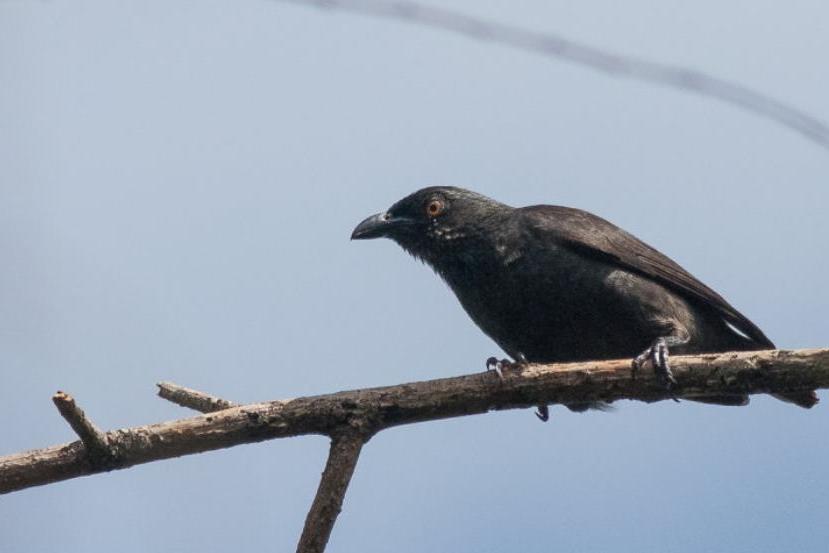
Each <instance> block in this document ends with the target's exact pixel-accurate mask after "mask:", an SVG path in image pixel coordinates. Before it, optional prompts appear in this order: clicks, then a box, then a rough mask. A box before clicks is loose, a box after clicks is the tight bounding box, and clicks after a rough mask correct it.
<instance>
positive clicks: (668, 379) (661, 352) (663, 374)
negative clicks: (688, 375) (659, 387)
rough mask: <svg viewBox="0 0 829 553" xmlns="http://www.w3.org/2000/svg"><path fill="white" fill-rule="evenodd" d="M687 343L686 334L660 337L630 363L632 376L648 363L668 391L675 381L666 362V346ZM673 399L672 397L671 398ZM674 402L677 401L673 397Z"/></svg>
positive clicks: (667, 355)
mask: <svg viewBox="0 0 829 553" xmlns="http://www.w3.org/2000/svg"><path fill="white" fill-rule="evenodd" d="M688 341H689V336H688V335H687V333H684V332H683V333H678V334H673V335H670V336H662V337H659V338H657V339H656V340H654V342H653V343H652V344H651V345H650V347H649V348H648V349H646V350H645V351H643V352H642V353H640V354H639V355H637V356H636V357H635V358H634V359H633V362H632V363H631V368H632V370H633V376H634V378H635V377H636V373H637V372H638V371H639V369H641V368H642V367H643V366H644V365H645V363H647V362H648V361H650V362H651V364H652V365H653V370H654V372H655V373H656V375H657V376H658V377H659V379H660V380H661V381H662V382H663V383H664V384H665V388H667V389H668V391H670V390H671V389H672V388H673V387H674V386H675V385H676V379H675V378H674V374H673V372H672V371H671V365H670V363H669V361H668V358H669V353H668V346H669V345H670V346H678V345H682V344H686V343H688ZM672 397H673V396H672ZM673 400H674V401H679V400H678V399H676V398H675V397H673Z"/></svg>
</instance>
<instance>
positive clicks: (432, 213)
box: [351, 186, 510, 265]
mask: <svg viewBox="0 0 829 553" xmlns="http://www.w3.org/2000/svg"><path fill="white" fill-rule="evenodd" d="M509 209H510V208H509V207H508V206H506V205H504V204H502V203H499V202H496V201H495V200H492V199H490V198H487V197H486V196H482V195H481V194H477V193H475V192H471V191H469V190H464V189H463V188H456V187H453V186H431V187H429V188H423V189H421V190H418V191H417V192H414V193H412V194H409V195H408V196H406V197H405V198H403V199H402V200H400V201H398V202H397V203H395V204H394V205H392V206H391V207H390V208H389V209H388V210H387V211H385V212H382V213H377V214H376V215H372V216H371V217H368V218H366V219H365V220H364V221H363V222H361V223H360V224H359V225H357V227H356V228H355V229H354V231H353V232H352V233H351V239H352V240H365V239H369V238H381V237H385V238H391V239H392V240H394V241H395V242H397V243H398V244H400V245H401V246H402V247H403V248H404V249H405V250H406V251H408V252H409V253H411V254H413V255H414V256H416V257H419V258H421V259H424V260H426V261H428V262H430V263H432V264H433V265H434V264H435V262H436V261H437V258H438V257H439V256H442V255H445V254H446V253H447V252H451V251H453V250H455V251H457V250H458V247H460V246H465V245H467V244H469V242H470V241H474V240H476V239H480V238H481V237H482V234H483V232H482V231H483V230H484V229H486V228H487V226H489V225H491V224H492V222H493V218H496V217H498V216H500V215H502V214H503V213H504V211H505V210H509Z"/></svg>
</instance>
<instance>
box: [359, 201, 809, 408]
mask: <svg viewBox="0 0 829 553" xmlns="http://www.w3.org/2000/svg"><path fill="white" fill-rule="evenodd" d="M351 238H352V240H366V239H373V238H389V239H391V240H393V241H394V242H396V243H397V244H399V245H400V246H401V247H402V248H403V249H404V250H405V251H407V252H408V253H410V254H411V255H413V256H414V257H415V258H418V259H420V260H422V261H424V262H425V263H426V264H428V265H430V266H431V267H432V268H433V269H434V271H435V272H436V273H437V274H438V275H439V276H440V277H441V278H442V279H443V280H444V281H445V282H446V283H447V284H448V285H449V287H450V288H451V289H452V291H453V292H454V294H455V296H456V297H457V298H458V300H459V301H460V304H461V306H462V307H463V308H464V310H465V311H466V313H467V314H468V315H469V316H470V317H471V319H472V320H473V321H474V322H475V324H476V325H477V326H478V327H479V328H480V329H481V330H482V331H483V332H484V333H485V334H486V335H488V336H489V337H490V338H491V339H492V340H493V341H495V343H496V344H498V346H500V348H501V349H503V350H504V352H505V353H506V354H507V355H509V356H510V357H511V358H512V359H513V361H509V360H504V361H503V363H502V362H497V360H496V359H495V358H490V359H489V360H488V361H487V366H488V367H489V368H493V366H494V368H495V369H496V370H498V374H499V376H500V375H501V371H500V368H501V366H502V365H503V366H508V365H511V364H522V363H528V362H531V363H563V362H576V361H589V360H600V359H622V358H631V359H632V369H634V370H636V369H639V368H641V367H642V366H644V365H646V364H648V363H650V364H651V365H652V366H653V369H654V371H655V372H656V374H657V375H658V376H659V377H660V379H661V380H662V382H663V383H664V384H665V386H666V387H667V388H668V389H669V390H670V389H671V388H672V387H673V385H674V384H675V383H676V381H675V379H674V377H673V374H672V372H671V368H670V361H669V355H670V354H680V355H682V354H694V353H714V352H725V351H753V350H764V349H775V345H774V343H773V342H772V341H771V340H770V339H769V338H768V337H767V336H766V335H765V334H764V333H763V331H762V330H760V328H758V327H757V325H755V324H754V323H752V322H751V321H750V320H749V319H748V318H746V317H745V316H744V315H743V314H741V313H740V312H739V311H737V309H735V308H734V307H733V306H732V305H731V304H729V303H728V302H727V301H726V300H725V299H724V298H723V297H722V296H720V295H719V294H718V293H717V292H715V291H714V290H712V289H711V288H709V287H708V286H706V285H705V284H703V283H702V282H701V281H699V280H698V279H696V278H695V277H694V276H692V275H691V274H690V273H689V272H688V271H686V270H685V269H683V268H682V267H681V266H680V265H679V264H677V263H676V262H674V261H673V260H671V259H670V258H668V257H667V256H665V255H664V254H662V253H660V252H659V251H657V250H656V249H655V248H653V247H651V246H649V245H648V244H646V243H645V242H643V241H641V240H640V239H638V238H636V237H635V236H633V235H632V234H630V233H628V232H626V231H625V230H622V229H621V228H619V227H617V226H616V225H614V224H612V223H610V222H609V221H607V220H605V219H603V218H601V217H599V216H597V215H594V214H592V213H590V212H588V211H584V210H581V209H576V208H570V207H563V206H557V205H532V206H528V207H511V206H509V205H506V204H504V203H501V202H498V201H496V200H494V199H491V198H489V197H487V196H484V195H482V194H478V193H476V192H472V191H470V190H466V189H463V188H458V187H453V186H431V187H427V188H423V189H421V190H418V191H416V192H414V193H412V194H410V195H408V196H406V197H405V198H403V199H401V200H399V201H398V202H396V203H394V204H393V205H392V206H391V207H390V208H388V209H387V210H386V211H384V212H381V213H377V214H375V215H371V216H370V217H367V218H366V219H365V220H363V221H362V222H361V223H359V224H358V225H357V226H356V228H354V230H353V232H352V234H351ZM775 397H778V398H779V399H782V400H784V401H789V402H791V403H794V404H796V405H799V406H801V407H804V408H809V407H812V406H813V405H815V404H816V403H817V401H818V398H817V396H816V394H815V393H814V391H806V392H800V391H793V392H786V393H782V394H775ZM696 399H697V400H698V401H704V402H708V403H719V404H725V405H745V404H747V403H748V396H747V395H742V394H737V395H729V396H712V397H705V398H696ZM604 406H606V404H602V403H596V402H593V403H584V404H581V403H579V404H570V405H567V407H569V408H570V409H571V410H573V411H583V410H586V409H588V408H600V409H601V408H603V407H604ZM548 413H549V411H548V409H547V406H546V405H542V406H539V409H538V411H537V413H536V414H537V416H538V417H539V418H540V419H541V420H547V418H548V417H549V414H548Z"/></svg>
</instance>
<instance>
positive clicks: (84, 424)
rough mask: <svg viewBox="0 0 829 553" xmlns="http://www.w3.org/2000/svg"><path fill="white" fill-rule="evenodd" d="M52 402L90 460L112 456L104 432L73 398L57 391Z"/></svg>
mask: <svg viewBox="0 0 829 553" xmlns="http://www.w3.org/2000/svg"><path fill="white" fill-rule="evenodd" d="M52 402H54V404H55V407H57V408H58V412H59V413H60V414H61V416H62V417H63V418H64V419H66V422H68V423H69V426H71V427H72V430H74V431H75V434H77V435H78V437H79V438H80V439H81V442H83V445H84V446H85V447H86V450H87V453H88V454H89V456H90V460H93V461H99V460H101V459H106V458H109V457H112V450H111V449H110V447H109V441H108V440H107V437H106V434H104V433H103V432H101V431H100V430H99V429H98V427H97V426H95V424H94V423H93V422H92V421H91V420H89V418H87V416H86V413H84V412H83V409H81V408H80V407H78V406H77V405H76V404H75V399H74V398H73V397H72V396H70V395H69V394H67V393H66V392H61V391H58V392H56V393H55V395H53V396H52Z"/></svg>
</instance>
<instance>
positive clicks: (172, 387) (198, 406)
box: [156, 382, 236, 413]
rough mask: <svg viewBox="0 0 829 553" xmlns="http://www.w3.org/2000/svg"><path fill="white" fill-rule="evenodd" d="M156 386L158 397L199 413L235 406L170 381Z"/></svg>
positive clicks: (229, 402) (224, 400) (230, 402)
mask: <svg viewBox="0 0 829 553" xmlns="http://www.w3.org/2000/svg"><path fill="white" fill-rule="evenodd" d="M156 386H158V395H159V397H162V398H164V399H166V400H167V401H172V402H173V403H175V404H177V405H181V406H182V407H187V408H189V409H193V410H194V411H199V412H200V413H213V412H214V411H221V410H222V409H229V408H230V407H235V406H236V404H235V403H233V402H232V401H227V400H226V399H222V398H220V397H216V396H211V395H210V394H205V393H204V392H199V391H197V390H192V389H190V388H185V387H184V386H179V385H178V384H173V383H172V382H159V383H158V384H156Z"/></svg>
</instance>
